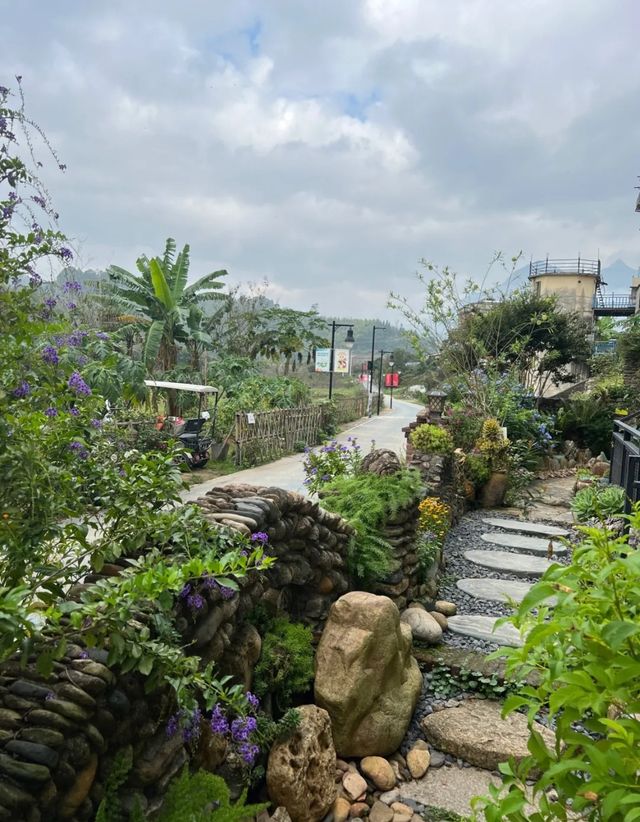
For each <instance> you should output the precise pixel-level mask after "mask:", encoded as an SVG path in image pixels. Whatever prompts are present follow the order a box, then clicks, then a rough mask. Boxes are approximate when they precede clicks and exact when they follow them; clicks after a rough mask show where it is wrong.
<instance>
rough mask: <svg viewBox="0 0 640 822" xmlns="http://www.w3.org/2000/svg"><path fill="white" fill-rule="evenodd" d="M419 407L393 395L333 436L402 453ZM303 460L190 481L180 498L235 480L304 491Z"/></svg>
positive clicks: (292, 458) (190, 497)
mask: <svg viewBox="0 0 640 822" xmlns="http://www.w3.org/2000/svg"><path fill="white" fill-rule="evenodd" d="M420 410H422V406H421V405H419V404H418V403H414V402H406V401H405V400H398V399H396V398H395V397H394V399H393V408H392V409H386V410H384V411H383V412H382V413H381V414H380V416H379V417H377V416H374V417H371V419H368V418H364V419H362V420H360V421H359V422H354V423H353V424H352V425H350V426H349V428H347V429H345V430H344V431H341V432H340V434H338V436H337V437H336V439H337V440H338V442H346V441H347V437H357V438H358V443H359V444H360V445H361V446H362V451H363V453H365V454H366V453H368V451H369V450H370V448H371V440H374V441H375V447H376V448H390V449H391V450H392V451H395V452H396V453H398V454H401V453H402V454H403V453H404V450H405V441H404V434H403V433H402V429H403V428H404V427H405V426H406V425H408V424H409V423H410V422H413V421H414V420H415V418H416V415H417V414H418V412H419V411H420ZM303 461H304V454H293V455H292V456H290V457H283V458H282V459H279V460H276V462H270V463H267V464H266V465H258V466H256V467H255V468H246V469H244V470H242V471H236V472H235V473H233V474H227V475H226V476H224V477H216V478H215V479H212V480H208V481H207V482H202V483H199V484H197V485H192V486H191V488H189V490H188V491H185V492H183V493H182V500H183V502H190V501H192V500H195V499H198V497H201V496H202V495H203V494H206V492H207V491H209V490H210V489H211V488H215V487H216V486H222V485H233V484H236V483H249V484H250V485H264V486H266V485H273V486H277V487H278V488H283V489H285V490H286V491H298V492H299V493H301V494H306V488H305V486H304V471H303V468H302V463H303Z"/></svg>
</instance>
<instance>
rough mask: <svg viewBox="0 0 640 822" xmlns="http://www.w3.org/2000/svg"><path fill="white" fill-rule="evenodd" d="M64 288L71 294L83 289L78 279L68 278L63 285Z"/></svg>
mask: <svg viewBox="0 0 640 822" xmlns="http://www.w3.org/2000/svg"><path fill="white" fill-rule="evenodd" d="M62 290H63V291H64V292H65V294H70V293H71V292H72V291H75V292H76V293H80V291H82V285H81V284H80V283H79V282H77V280H67V281H66V282H65V283H64V285H63V286H62Z"/></svg>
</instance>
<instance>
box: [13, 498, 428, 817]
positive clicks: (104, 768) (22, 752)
mask: <svg viewBox="0 0 640 822" xmlns="http://www.w3.org/2000/svg"><path fill="white" fill-rule="evenodd" d="M196 504H197V505H198V506H199V507H200V508H201V509H202V511H203V514H204V516H205V517H206V518H207V519H208V520H209V521H210V522H212V523H216V524H218V525H219V526H220V527H231V528H234V529H236V530H239V531H241V532H243V533H245V534H250V533H252V532H255V531H264V532H265V533H266V534H267V535H268V536H269V542H268V545H269V552H270V553H271V554H272V555H273V556H275V557H277V559H278V561H277V563H275V564H274V566H273V568H271V569H269V570H268V571H266V572H263V573H257V572H253V573H250V574H249V575H248V576H247V577H246V578H245V579H242V580H240V581H239V585H240V590H239V592H238V593H237V594H233V595H230V594H229V593H228V592H224V591H221V590H220V589H219V588H218V587H213V588H207V587H206V586H205V585H204V584H203V585H201V586H199V588H198V592H199V593H200V594H201V596H202V598H203V601H204V604H203V605H202V607H201V608H199V609H198V610H197V611H195V612H194V611H193V610H192V609H190V608H189V606H188V604H187V602H186V601H182V602H181V604H180V605H178V612H177V618H176V627H177V628H178V630H179V631H180V633H181V635H182V637H183V638H184V640H185V645H189V644H191V643H192V647H193V648H194V651H195V652H196V653H197V654H199V655H200V656H201V657H202V658H203V659H204V660H206V661H213V662H215V663H216V664H217V668H218V670H219V671H220V673H222V674H225V673H228V674H231V675H233V676H234V677H235V678H236V680H238V681H241V682H243V684H244V686H245V687H246V688H248V687H250V684H251V678H252V670H253V666H254V665H255V663H256V661H257V659H258V657H259V655H260V650H261V642H262V641H261V637H260V635H259V634H258V632H257V630H256V629H255V628H254V627H253V625H251V623H250V622H249V621H248V619H247V617H248V616H249V614H250V613H251V611H252V610H253V609H254V607H255V606H256V605H262V606H264V607H265V608H266V609H267V610H268V611H270V612H276V611H277V610H282V611H285V612H287V613H288V614H289V615H290V616H291V618H292V619H293V620H296V621H303V622H305V623H307V624H309V625H310V626H311V627H312V629H313V631H314V634H315V636H316V637H319V635H320V633H321V631H322V628H323V627H324V623H325V621H326V618H327V615H328V612H329V608H330V607H331V605H332V603H333V602H334V601H335V600H336V599H338V597H340V596H341V595H342V594H344V593H345V592H346V591H347V590H349V587H350V580H349V578H348V573H347V568H346V552H347V546H348V542H349V539H350V537H351V535H352V533H353V532H352V528H351V526H349V525H348V523H346V522H345V521H344V520H342V519H341V517H339V516H338V515H336V514H332V513H330V512H328V511H325V510H324V509H323V508H321V507H320V506H319V505H318V504H317V503H314V502H312V501H311V500H309V499H307V498H305V497H302V496H301V495H299V494H295V493H290V492H286V491H283V490H281V489H278V488H256V487H253V486H243V485H236V486H227V487H220V488H214V489H213V490H211V491H210V492H209V493H208V494H206V496H204V497H202V498H201V499H199V500H198V501H197V503H196ZM416 519H417V512H416V511H415V510H405V511H400V512H398V514H397V515H396V516H395V517H394V518H393V521H390V522H389V523H387V526H386V529H385V531H384V534H383V535H384V536H385V537H386V538H388V539H389V541H390V543H391V544H392V546H393V550H394V569H393V572H392V573H391V574H390V576H389V578H388V579H387V580H385V582H384V583H381V584H380V586H378V591H379V592H380V593H385V594H387V595H389V596H391V597H392V598H393V599H394V601H395V602H396V604H397V605H398V606H399V607H404V605H406V603H407V601H408V600H410V599H412V598H414V597H416V596H417V595H418V594H419V593H420V586H418V585H417V579H416V572H417V556H416V554H415V553H414V552H413V551H412V541H413V540H414V538H415V530H416ZM126 565H127V560H126V559H121V560H119V561H118V562H117V563H113V564H112V565H110V566H105V569H104V571H105V572H106V573H109V574H110V575H114V574H117V573H119V570H120V569H121V568H123V567H125V566H126ZM95 578H96V577H95V575H91V576H90V577H89V578H88V579H87V580H85V582H86V583H90V582H91V581H93V580H95ZM225 593H226V594H227V598H225V596H224V594H225ZM174 711H175V705H174V704H173V701H172V697H171V692H170V691H169V689H166V690H162V689H160V690H156V691H154V692H153V693H151V694H148V693H145V690H144V678H143V677H141V676H139V675H122V674H119V673H118V671H115V670H111V669H110V668H109V666H108V665H107V654H106V652H105V651H103V650H99V649H94V650H86V649H84V648H82V647H80V646H76V645H72V646H70V647H69V648H68V649H67V652H66V654H65V656H64V657H63V658H61V659H60V660H58V661H56V662H54V665H53V674H52V676H51V677H49V678H45V677H44V676H42V675H41V674H39V673H38V671H37V669H36V666H35V660H34V659H30V660H29V661H28V663H27V665H26V666H25V667H21V666H20V665H19V664H18V663H17V662H7V663H5V664H3V665H2V666H0V822H2V820H26V822H44V820H47V822H49V820H51V822H55V820H63V819H65V820H72V822H74V821H76V822H80V821H81V820H91V819H93V818H94V816H95V813H96V810H97V807H98V805H99V803H100V800H101V798H102V796H103V795H104V790H105V782H106V779H107V777H108V775H109V772H110V771H111V769H112V765H113V761H114V757H116V756H118V755H121V754H122V753H123V752H126V753H129V754H131V755H132V759H133V767H132V769H131V772H130V775H129V777H128V779H127V782H126V784H125V787H124V788H123V790H122V791H121V795H122V796H123V797H124V799H125V804H127V803H128V804H129V806H131V804H132V803H133V801H134V797H136V796H137V797H138V798H139V800H140V802H141V804H142V807H143V808H144V809H145V810H146V811H148V812H152V811H153V810H154V809H157V808H158V807H159V806H160V805H161V802H162V797H163V795H164V792H165V790H166V787H167V785H168V783H169V781H170V780H171V779H172V777H173V776H174V775H176V774H177V772H178V771H179V770H180V769H181V768H182V766H183V765H184V763H185V762H186V761H187V760H188V759H189V758H190V756H191V755H192V753H193V752H190V751H188V750H187V747H186V744H185V742H184V741H183V738H182V736H181V734H179V733H177V734H174V735H173V736H169V735H167V731H166V723H167V720H168V718H169V717H170V715H171V714H172V713H173V712H174ZM207 745H208V740H207V734H206V731H205V733H203V739H202V742H201V746H200V750H199V752H198V756H199V757H200V759H201V761H203V762H204V763H205V764H206V765H207V766H208V767H210V768H211V769H213V768H215V767H216V766H217V765H219V764H220V758H216V756H217V754H216V752H215V751H213V752H212V751H211V750H210V749H209V748H208V747H207Z"/></svg>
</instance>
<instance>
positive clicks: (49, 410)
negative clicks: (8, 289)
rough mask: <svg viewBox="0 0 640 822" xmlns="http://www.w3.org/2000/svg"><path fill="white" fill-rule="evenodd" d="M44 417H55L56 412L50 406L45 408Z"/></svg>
mask: <svg viewBox="0 0 640 822" xmlns="http://www.w3.org/2000/svg"><path fill="white" fill-rule="evenodd" d="M44 415H45V417H57V416H58V411H57V410H56V409H55V408H54V407H53V406H50V407H49V408H45V411H44Z"/></svg>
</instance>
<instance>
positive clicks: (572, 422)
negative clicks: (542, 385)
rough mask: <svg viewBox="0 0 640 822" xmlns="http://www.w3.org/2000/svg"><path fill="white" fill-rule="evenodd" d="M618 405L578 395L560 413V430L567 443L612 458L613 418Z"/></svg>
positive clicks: (589, 396)
mask: <svg viewBox="0 0 640 822" xmlns="http://www.w3.org/2000/svg"><path fill="white" fill-rule="evenodd" d="M616 406H617V403H611V402H608V401H607V400H605V399H604V398H603V397H599V398H598V397H595V396H591V395H588V394H575V395H574V396H573V397H571V398H570V399H568V400H567V401H566V402H565V404H564V406H563V407H562V408H561V409H560V411H559V412H558V427H559V428H560V431H561V432H562V436H563V438H564V439H569V440H573V441H574V442H576V443H578V445H579V446H580V447H581V448H589V449H590V451H591V452H592V453H593V454H599V453H600V452H601V451H604V453H605V454H609V452H610V448H611V435H612V432H613V415H614V411H615V408H616Z"/></svg>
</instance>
